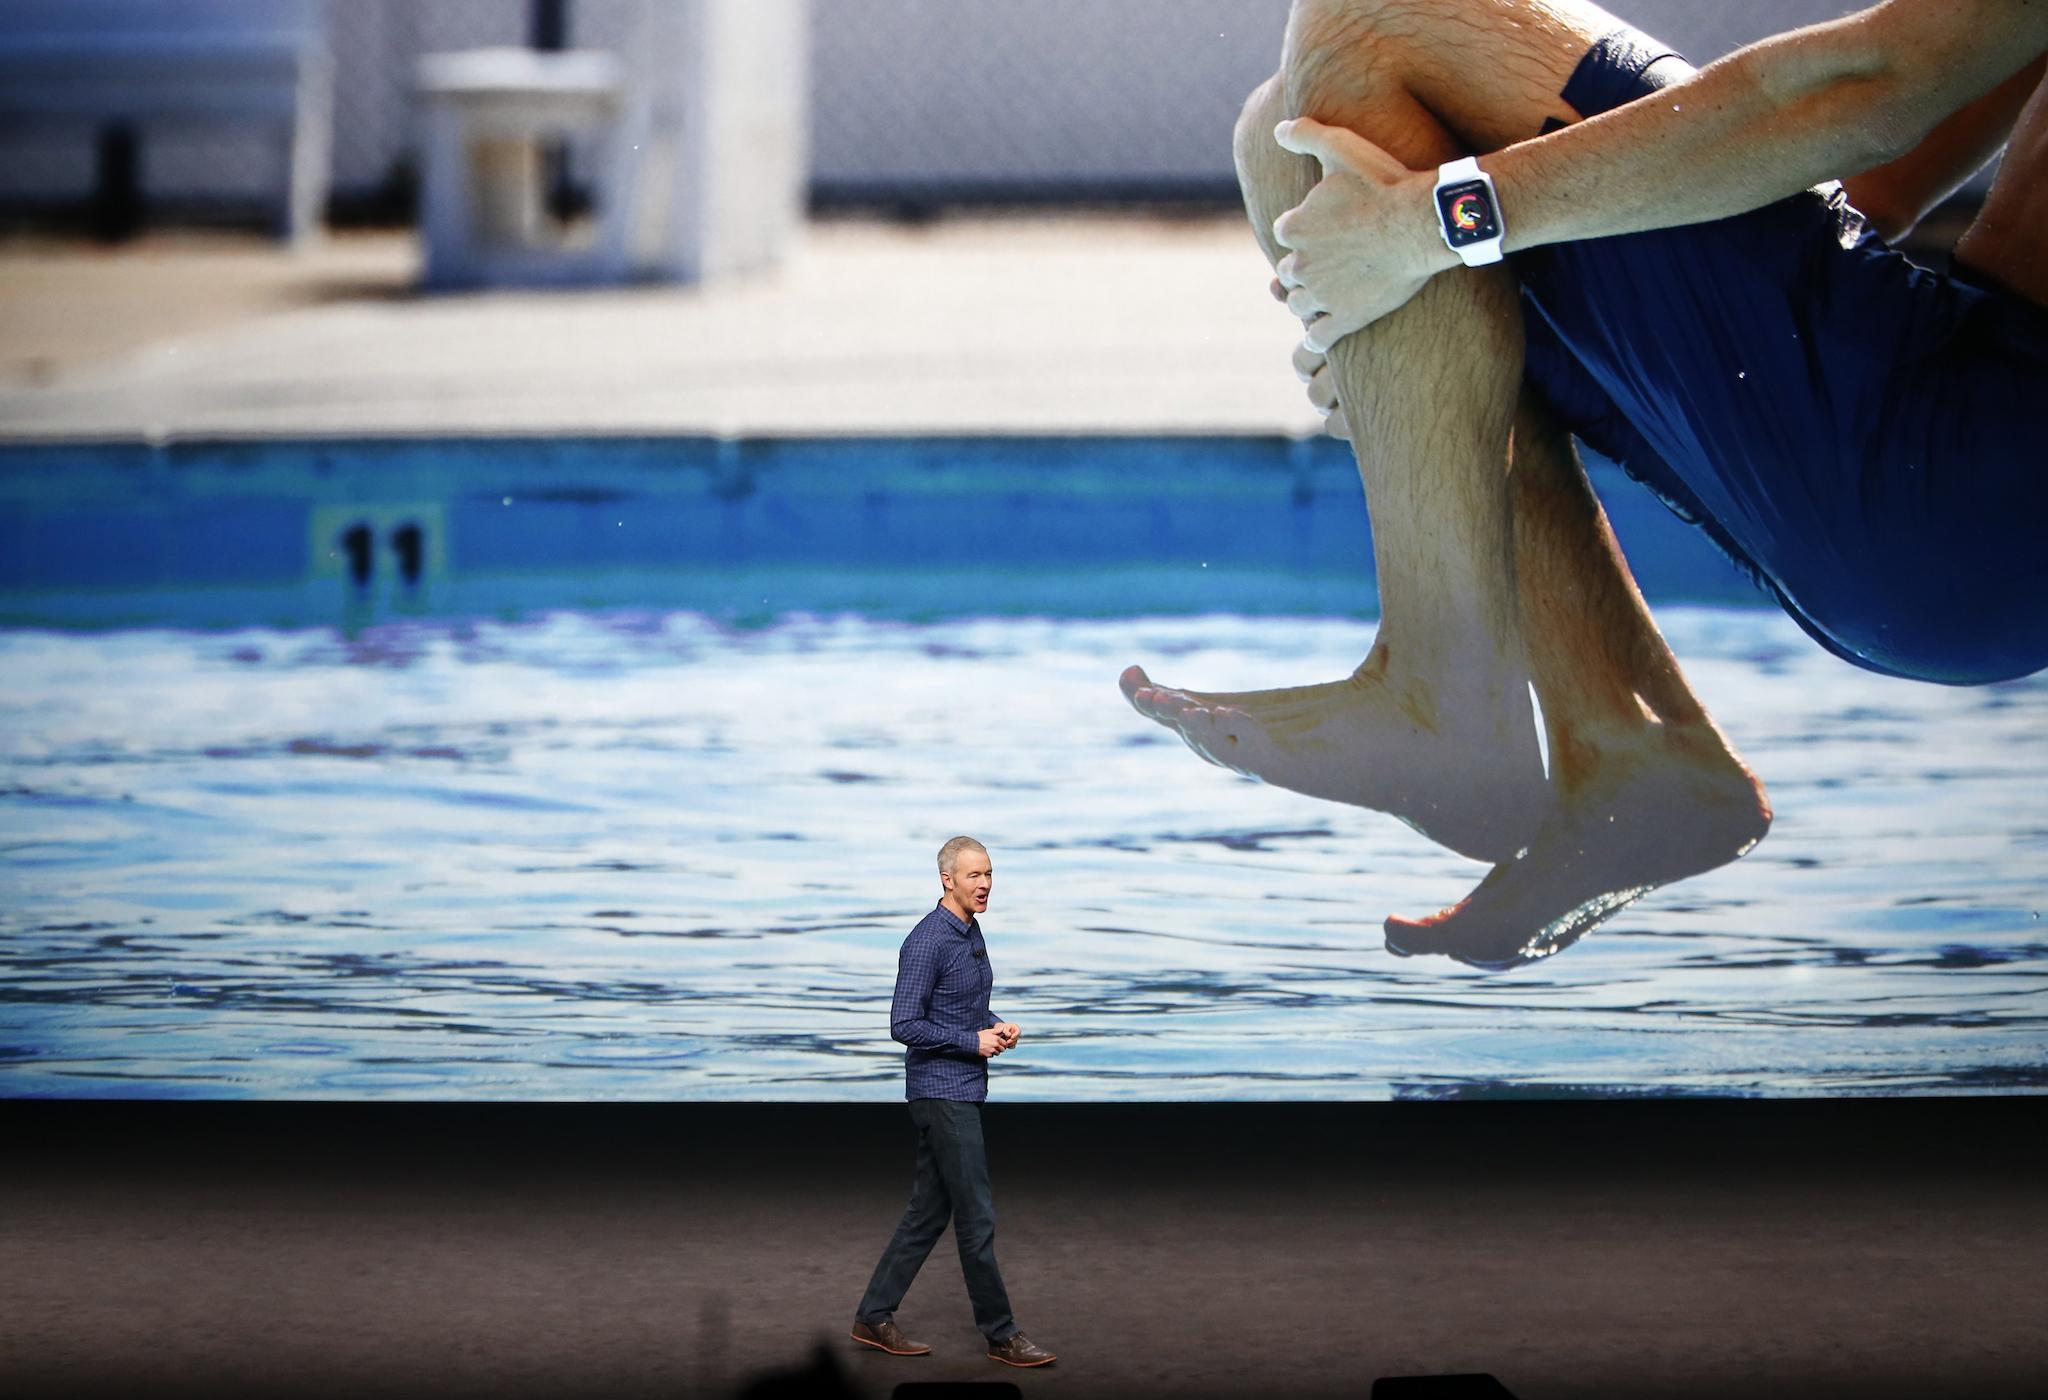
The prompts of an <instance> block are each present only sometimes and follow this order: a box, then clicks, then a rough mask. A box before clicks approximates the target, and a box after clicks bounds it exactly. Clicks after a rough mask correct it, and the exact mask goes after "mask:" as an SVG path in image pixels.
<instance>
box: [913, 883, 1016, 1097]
mask: <svg viewBox="0 0 2048 1400" xmlns="http://www.w3.org/2000/svg"><path fill="white" fill-rule="evenodd" d="M995 984H996V975H995V973H994V971H993V970H991V969H990V967H989V965H988V946H987V945H986V944H984V943H983V942H982V941H981V925H980V924H979V923H978V922H976V921H975V920H973V919H969V920H967V921H966V922H965V923H962V922H961V921H960V917H959V916H958V915H957V914H955V913H954V912H953V911H952V910H951V909H948V908H947V907H946V906H945V904H944V903H943V902H941V903H940V904H939V906H938V908H936V909H934V910H932V912H931V913H929V914H927V915H925V916H924V918H922V919H920V920H919V921H918V925H917V927H916V928H914V929H912V930H911V931H910V937H908V938H906V939H904V940H903V951H902V952H901V953H899V954H897V957H896V999H895V1000H894V1001H893V1002H891V1003H890V1005H889V1034H890V1035H892V1036H894V1037H895V1038H896V1039H897V1040H900V1041H902V1042H903V1044H904V1045H905V1046H906V1047H907V1048H906V1049H905V1050H904V1052H903V1078H904V1086H905V1092H904V1095H903V1096H904V1097H905V1098H906V1099H960V1100H964V1101H966V1102H968V1103H981V1102H982V1101H983V1100H985V1099H987V1098H988V1061H987V1060H986V1059H984V1058H982V1055H981V1052H980V1049H979V1046H980V1043H981V1032H982V1031H985V1030H987V1029H988V1028H989V1027H990V1026H993V1025H995V1024H997V1023H998V1022H999V1021H1000V1020H1001V1019H1002V1018H1001V1017H999V1016H997V1015H996V1014H995V1012H993V1011H991V1010H989V1009H988V994H989V989H990V988H992V987H994V986H995Z"/></svg>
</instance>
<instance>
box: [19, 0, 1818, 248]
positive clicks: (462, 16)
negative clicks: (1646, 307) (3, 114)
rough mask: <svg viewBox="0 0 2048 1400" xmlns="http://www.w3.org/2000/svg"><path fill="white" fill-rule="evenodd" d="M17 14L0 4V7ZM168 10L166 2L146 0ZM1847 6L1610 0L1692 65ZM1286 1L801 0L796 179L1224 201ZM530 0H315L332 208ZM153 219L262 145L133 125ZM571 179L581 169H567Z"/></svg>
mask: <svg viewBox="0 0 2048 1400" xmlns="http://www.w3.org/2000/svg"><path fill="white" fill-rule="evenodd" d="M18 2H19V0H0V11H4V7H5V6H6V5H8V4H11V3H18ZM695 2H697V0H565V13H566V17H567V30H568V33H567V40H568V43H569V44H570V45H571V46H572V47H581V48H599V49H612V50H616V51H621V52H628V53H630V52H631V51H632V48H633V45H634V43H635V36H636V34H638V33H639V32H641V30H642V27H643V26H644V25H645V23H646V22H647V18H648V15H649V10H650V7H651V6H655V5H670V4H682V3H695ZM161 3H162V6H163V10H164V12H167V13H175V10H176V8H177V7H178V6H179V5H180V4H189V3H204V0H161ZM1856 7H1857V6H1856V4H1855V3H1854V0H1768V3H1767V0H1724V3H1720V4H1714V3H1705V2H1704V0H1616V3H1615V4H1614V5H1613V6H1612V8H1614V9H1615V10H1617V11H1618V12H1620V13H1621V14H1623V15H1624V16H1626V17H1628V18H1629V19H1631V20H1633V21H1634V22H1637V23H1639V24H1641V25H1643V26H1644V27H1645V28H1648V29H1650V30H1652V31H1653V32H1657V33H1659V34H1660V35H1662V36H1663V37H1666V38H1668V39H1670V40H1671V41H1673V42H1675V43H1677V44H1679V45H1680V46H1681V47H1683V48H1685V49H1686V50H1687V51H1688V52H1689V53H1690V54H1691V55H1692V56H1693V57H1694V58H1695V59H1696V60H1700V61H1704V60H1705V59H1708V58H1711V57H1713V56H1714V55H1716V54H1718V53H1720V52H1722V51H1725V50H1726V49H1727V48H1729V47H1732V46H1733V45H1735V44H1737V43H1741V42H1744V41H1746V40H1748V39H1751V38H1754V37H1756V36H1758V35H1761V34H1764V33H1768V32H1770V31H1772V30H1774V29H1778V28H1782V27H1785V26H1786V25H1789V24H1794V23H1804V22H1809V21H1811V20H1814V19H1819V18H1826V17H1829V16H1832V15H1835V14H1839V13H1841V12H1843V11H1845V10H1848V9H1853V8H1856ZM1287 10H1288V0H810V23H809V34H810V41H809V45H808V52H807V53H801V54H792V55H791V56H790V61H791V62H796V63H804V64H806V65H807V66H808V69H809V74H810V83H809V93H810V111H809V114H808V123H809V131H810V153H809V165H810V173H811V187H812V192H813V196H814V199H815V200H816V201H818V202H820V203H825V204H833V203H849V202H852V203H877V204H883V205H897V206H902V205H928V204H933V203H945V202H955V201H973V200H994V201H1009V200H1047V199H1075V198H1080V199H1093V200H1149V199H1162V198H1166V199H1197V200H1211V199H1213V200H1217V201H1231V200H1234V199H1235V182H1234V179H1233V177H1232V174H1231V164H1230V129H1231V125H1232V122H1233V121H1234V119H1235V117H1236V113H1237V110H1238V107H1239V104H1240V103H1241V102H1242V100H1243V97H1244V95H1245V93H1246V92H1248V91H1249V90H1250V88H1251V87H1252V86H1253V85H1254V84H1255V83H1256V82H1258V81H1259V80H1260V79H1261V78H1263V77H1264V76H1265V75H1266V74H1268V73H1270V72H1272V71H1273V67H1274V65H1275V62H1276V60H1277V58H1278V54H1279V49H1280V41H1281V35H1282V31H1283V29H1284V27H1285V23H1286V16H1287ZM536 14H537V8H536V0H326V3H325V6H324V20H325V31H326V43H327V47H328V49H329V51H330V53H331V54H332V56H333V60H334V65H335V83H334V128H333V148H332V157H331V178H332V191H333V205H334V208H335V210H336V212H337V213H339V214H340V215H341V216H342V217H344V218H347V217H372V218H380V219H402V218H405V217H407V216H408V215H409V213H410V209H411V190H412V170H413V164H414V158H413V149H414V144H415V139H416V138H415V132H416V125H417V123H416V114H415V106H414V99H413V95H412V89H413V75H414V72H415V68H416V65H417V62H418V59H419V56H420V55H422V54H425V53H432V52H437V51H446V50H451V49H464V48H475V47H481V46H486V45H521V44H526V43H528V42H529V41H530V40H531V39H532V38H533V36H534V32H535V24H536ZM94 142H95V135H94V132H93V131H92V130H91V129H90V128H89V127H87V126H84V125H80V126H78V127H76V128H54V127H36V128H29V129H23V128H18V127H12V126H5V125H0V205H5V206H8V207H13V208H24V207H27V208H35V207H48V206H53V205H62V204H64V203H66V202H67V201H78V200H82V199H85V198H86V197H88V196H89V195H90V194H91V192H92V190H93V186H94V181H95V158H94V149H95V148H94ZM142 147H143V158H142V170H141V181H142V187H143V190H144V192H145V193H146V194H147V195H148V197H149V198H150V199H151V201H152V202H153V203H154V204H156V205H157V206H158V207H160V208H161V207H163V206H166V205H168V206H176V207H180V208H183V209H188V210H193V211H198V212H204V211H205V210H207V209H219V210H225V211H232V210H234V209H237V208H246V207H248V206H250V205H252V204H255V203H258V202H260V201H261V200H262V199H264V198H265V197H267V196H268V194H269V193H270V192H272V191H274V190H275V188H276V185H277V182H278V180H279V179H280V178H281V175H280V171H279V165H280V157H279V153H278V151H277V150H276V149H275V143H274V142H267V141H266V140H265V139H264V138H263V137H262V135H261V134H260V133H254V132H245V131H238V130H236V129H234V128H233V127H231V126H221V127H192V126H166V127H164V128H163V129H161V130H158V129H152V128H148V127H145V129H144V130H143V133H142ZM571 168H572V170H573V168H574V162H573V156H572V164H571Z"/></svg>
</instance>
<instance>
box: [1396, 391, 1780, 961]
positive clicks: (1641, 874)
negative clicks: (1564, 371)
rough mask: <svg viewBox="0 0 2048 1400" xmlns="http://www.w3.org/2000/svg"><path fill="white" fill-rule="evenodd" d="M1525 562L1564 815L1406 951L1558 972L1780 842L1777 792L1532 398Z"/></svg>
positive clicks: (1518, 504)
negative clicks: (1686, 662)
mask: <svg viewBox="0 0 2048 1400" xmlns="http://www.w3.org/2000/svg"><path fill="white" fill-rule="evenodd" d="M1513 462H1514V465H1513V470H1512V473H1511V478H1510V479H1511V483H1512V486H1511V493H1512V496H1513V500H1514V516H1515V561H1516V566H1517V571H1518V580H1519V583H1520V588H1521V596H1522V625H1523V634H1524V636H1525V637H1526V639H1527V642H1528V647H1529V652H1530V659H1531V666H1532V670H1533V671H1534V673H1535V677H1536V693H1537V695H1538V696H1539V697H1540V698H1541V700H1542V702H1543V721H1544V727H1545V733H1546V736H1547V737H1548V739H1549V743H1550V784H1551V790H1552V793H1553V795H1554V801H1553V803H1552V805H1551V807H1550V809H1549V812H1548V814H1547V815H1546V816H1545V818H1544V820H1543V822H1542V824H1541V825H1540V827H1539V828H1538V830H1537V832H1536V834H1535V836H1534V837H1533V838H1532V839H1531V840H1530V842H1529V844H1528V847H1527V848H1526V849H1525V850H1523V851H1521V852H1520V853H1518V854H1517V855H1516V856H1515V857H1513V858H1512V859H1509V860H1506V861H1503V862H1501V863H1500V864H1498V865H1496V866H1495V867H1494V869H1493V870H1492V871H1491V872H1490V873H1488V875H1487V876H1486V878H1485V879H1484V880H1482V881H1481V882H1480V883H1479V886H1478V888H1476V889H1475V890H1473V891H1472V893H1471V894H1470V895H1468V896H1467V897H1466V898H1465V899H1463V900H1461V901H1460V902H1459V903H1458V904H1456V905H1454V906H1453V907H1451V908H1449V909H1446V910H1444V911H1443V912H1442V913H1440V914H1437V915H1435V916H1433V917H1431V918H1428V919H1424V920H1420V921H1410V920H1406V919H1401V918H1391V919H1388V920H1387V924H1386V936H1387V947H1388V949H1389V950H1391V951H1393V952H1396V953H1402V954H1410V955H1412V954H1416V953H1441V954H1444V955H1446V956H1448V957H1452V958H1456V959H1457V960H1458V961H1460V962H1464V963H1469V964H1471V965H1473V966H1475V967H1483V968H1492V969H1499V968H1506V967H1513V966H1516V965H1517V964H1520V963H1524V962H1528V961H1531V960H1533V959H1536V958H1541V957H1547V956H1549V955H1550V954H1552V953H1556V952H1558V951H1560V950H1561V949H1563V948H1566V947H1569V946H1570V945H1571V944H1572V943H1574V942H1576V941H1577V940H1578V939H1579V938H1581V937H1583V936H1584V935H1585V934H1586V933H1587V932H1589V931H1590V930H1591V929H1592V928H1594V927H1595V926H1596V925H1597V924H1599V923H1600V922H1601V921H1602V920H1603V919H1606V918H1608V917H1610V916H1612V915H1613V914H1615V913H1616V912H1618V911H1619V910H1620V909H1622V908H1624V907H1625V906H1626V905H1628V904H1630V903H1632V902H1633V901H1634V900H1636V899H1638V898H1640V897H1642V896H1643V895H1645V894H1647V893H1649V892H1650V891H1651V890H1653V889H1655V888H1656V887H1658V886H1659V885H1667V884H1670V883H1671V882H1672V881H1674V880H1680V879H1684V878H1686V877H1687V876H1691V875H1698V874H1701V873H1703V872H1705V871H1708V870H1712V869H1713V868H1715V867H1716V866H1720V865H1725V864H1727V863H1728V862H1729V861H1731V860H1734V859H1735V858H1736V857H1738V856H1740V855H1742V854H1743V853H1744V852H1745V851H1747V850H1749V848H1750V847H1752V846H1754V845H1755V844H1756V843H1757V842H1758V841H1760V840H1762V839H1763V836H1764V833H1765V832H1766V831H1767V830H1768V829H1769V827H1770V821H1771V809H1770V805H1769V803H1768V801H1767V800H1766V798H1765V796H1764V791H1763V787H1762V785H1761V784H1759V783H1758V782H1757V780H1756V777H1755V775H1753V774H1752V773H1751V772H1750V771H1749V769H1748V768H1747V767H1746V766H1745V765H1744V764H1743V762H1742V760H1741V758H1740V757H1738V756H1737V754H1736V753H1735V751H1734V749H1733V748H1732V747H1730V745H1729V743H1728V741H1727V739H1726V738H1725V737H1724V736H1723V735H1722V733H1721V731H1720V729H1719V728H1718V727H1717V726H1716V725H1715V724H1714V721H1713V718H1712V717H1711V716H1710V715H1708V714H1707V712H1706V709H1705V708H1704V707H1703V706H1702V705H1701V704H1700V702H1699V699H1698V697H1696V696H1695V695H1694V694H1693V693H1692V689H1691V687H1690V686H1688V685H1687V684H1686V680H1685V676H1684V674H1683V673H1682V672H1680V670H1679V668H1678V660H1677V658H1676V657H1674V656H1673V655H1672V654H1671V651H1670V648H1669V647H1667V646H1666V645H1665V643H1664V638H1663V636H1662V635H1661V634H1660V633H1659V632H1658V631H1657V628H1656V626H1655V624H1654V623H1652V622H1651V620H1650V614H1649V609H1648V608H1647V606H1645V604H1644V602H1643V599H1642V595H1641V594H1640V593H1639V592H1637V590H1636V587H1635V583H1634V581H1633V580H1632V579H1631V578H1630V577H1629V574H1628V568H1627V565H1626V564H1625V563H1624V562H1623V560H1622V556H1621V549H1620V546H1619V545H1618V544H1616V543H1615V540H1614V536H1613V533H1612V531H1611V530H1610V529H1609V528H1608V525H1607V519H1606V516H1605V514H1604V513H1603V512H1602V511H1601V509H1600V504H1599V501H1598V499H1597V498H1596V497H1595V496H1594V495H1593V490H1592V487H1591V486H1590V485H1589V484H1588V483H1587V481H1586V476H1585V472H1584V471H1583V470H1582V469H1581V468H1580V466H1579V463H1578V459H1577V457H1576V455H1575V454H1574V452H1573V449H1572V445H1571V441H1570V439H1569V438H1568V437H1567V436H1566V435H1565V434H1564V433H1563V432H1562V431H1561V430H1560V429H1559V428H1558V427H1557V426H1556V424H1555V423H1554V422H1553V421H1552V420H1551V418H1550V415H1549V411H1548V409H1547V408H1545V407H1544V406H1543V405H1542V403H1541V402H1540V401H1538V400H1537V399H1536V397H1535V396H1534V395H1533V394H1525V395H1524V397H1523V402H1522V406H1521V411H1520V413H1519V414H1518V415H1517V418H1516V422H1515V440H1514V452H1513Z"/></svg>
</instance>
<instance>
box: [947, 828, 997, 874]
mask: <svg viewBox="0 0 2048 1400" xmlns="http://www.w3.org/2000/svg"><path fill="white" fill-rule="evenodd" d="M965 850H976V851H980V852H981V853H982V854H983V855H987V854H988V847H986V846H984V845H982V844H981V842H979V841H977V840H975V839H974V838H973V837H972V836H955V837H954V838H953V839H952V840H950V841H948V842H947V843H946V844H945V845H943V846H941V847H939V873H940V874H941V875H951V874H952V873H953V860H954V858H955V857H956V856H958V855H959V854H960V853H961V852H962V851H965Z"/></svg>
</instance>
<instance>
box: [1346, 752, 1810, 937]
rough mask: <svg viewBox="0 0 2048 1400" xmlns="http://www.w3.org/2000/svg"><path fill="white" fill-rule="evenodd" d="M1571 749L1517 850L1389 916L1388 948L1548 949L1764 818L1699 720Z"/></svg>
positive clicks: (1740, 843) (1687, 869) (1737, 851)
mask: <svg viewBox="0 0 2048 1400" xmlns="http://www.w3.org/2000/svg"><path fill="white" fill-rule="evenodd" d="M1580 760H1581V762H1583V763H1584V764H1585V765H1586V770H1585V771H1584V773H1583V774H1581V775H1579V776H1578V777H1576V778H1575V779H1574V780H1572V781H1571V783H1570V784H1569V787H1568V788H1567V787H1566V786H1565V785H1563V784H1561V785H1560V790H1559V796H1558V803H1557V805H1556V806H1555V807H1553V808H1552V810H1551V813H1550V816H1549V817H1548V818H1547V819H1546V820H1545V821H1544V823H1543V826H1542V829H1541V830H1540V831H1539V832H1538V833H1537V835H1536V838H1535V839H1534V840H1533V841H1531V842H1530V843H1529V848H1528V850H1527V851H1525V852H1523V853H1522V854H1521V855H1519V856H1517V857H1515V858H1514V859H1512V860H1509V861H1506V862H1504V863H1502V864H1500V865H1497V866H1495V867H1494V869H1493V871H1492V872H1491V873H1490V874H1488V875H1487V877H1486V878H1485V879H1484V880H1482V881H1480V883H1479V887H1478V888H1477V889H1475V890H1473V891H1472V893H1471V894H1470V895H1468V896H1466V897H1465V899H1464V900H1463V901H1461V902H1460V903H1458V904H1456V905H1453V906H1452V907H1451V908H1449V909H1446V910H1444V911H1443V912H1442V913H1440V914H1437V915H1434V916H1432V917H1430V918H1427V919H1422V920H1419V921H1418V920H1410V919H1403V918H1399V917H1395V918H1390V919H1388V920H1387V923H1386V935H1387V951H1389V952H1391V953H1396V954H1399V955H1401V956H1403V957H1412V956H1414V955H1416V954H1418V953H1437V954H1441V955H1443V956H1445V957H1448V958H1454V959H1456V960H1457V961H1459V962H1461V963H1466V964H1469V965H1470V966H1473V967H1478V968H1484V969H1486V970H1488V971H1495V972H1497V971H1500V970H1502V969H1505V968H1510V967H1516V966H1519V965H1520V964H1522V963H1526V962H1534V961H1535V960H1537V959H1539V958H1547V957H1549V956H1550V955H1551V954H1553V953H1556V952H1558V951H1560V950H1562V949H1564V948H1568V947H1570V946H1571V945H1572V944H1573V943H1575V942H1577V941H1578V940H1579V939H1580V938H1583V937H1584V936H1585V935H1586V934H1587V933H1588V932H1590V931H1591V930H1592V929H1593V928H1594V927H1595V926H1596V925H1597V924H1599V923H1600V922H1601V921H1602V920H1604V919H1606V918H1608V917H1610V916H1611V915H1613V914H1614V913H1615V912H1616V911H1617V910H1620V909H1622V908H1624V907H1625V906H1627V905H1628V904H1630V903H1632V902H1634V901H1635V900H1637V899H1640V898H1641V897H1642V896H1644V895H1646V894H1648V893H1649V892H1650V891H1651V890H1653V889H1655V888H1657V886H1659V885H1668V884H1670V883H1671V882H1672V881H1674V880H1682V879H1684V878H1686V877H1687V876H1689V875H1698V874H1700V873H1702V872H1704V871H1708V870H1712V869H1713V868H1714V867H1716V866H1720V865H1726V864H1727V863H1728V862H1729V861H1732V860H1734V859H1735V858H1736V857H1738V856H1740V855H1742V854H1743V853H1744V852H1746V851H1748V850H1749V849H1750V847H1752V846H1754V845H1756V843H1757V842H1758V841H1761V840H1762V839H1763V836H1764V833H1765V832H1766V831H1768V830H1769V829H1770V825H1771V806H1770V802H1769V800H1768V799H1767V798H1766V797H1765V795H1764V790H1763V785H1762V784H1761V783H1759V782H1758V781H1757V780H1756V777H1755V775H1753V774H1752V773H1751V772H1750V771H1749V769H1748V768H1746V767H1745V766H1744V765H1743V763H1742V760H1741V759H1739V758H1737V757H1736V756H1735V753H1734V752H1733V750H1731V749H1729V748H1728V746H1727V743H1726V741H1725V740H1723V739H1722V738H1721V736H1720V735H1719V734H1718V733H1716V732H1714V731H1713V729H1712V728H1711V727H1710V726H1709V727H1696V728H1694V729H1692V730H1690V731H1689V732H1683V733H1681V732H1679V731H1677V730H1676V729H1673V730H1671V731H1664V730H1661V729H1660V730H1656V731H1653V733H1652V737H1651V739H1650V741H1649V742H1648V743H1636V744H1634V745H1632V746H1630V747H1629V748H1627V749H1624V750H1622V751H1621V752H1617V753H1597V752H1593V751H1590V750H1587V751H1582V753H1581V755H1580Z"/></svg>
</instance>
